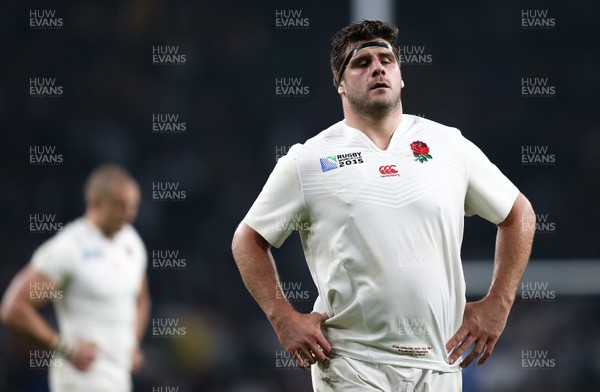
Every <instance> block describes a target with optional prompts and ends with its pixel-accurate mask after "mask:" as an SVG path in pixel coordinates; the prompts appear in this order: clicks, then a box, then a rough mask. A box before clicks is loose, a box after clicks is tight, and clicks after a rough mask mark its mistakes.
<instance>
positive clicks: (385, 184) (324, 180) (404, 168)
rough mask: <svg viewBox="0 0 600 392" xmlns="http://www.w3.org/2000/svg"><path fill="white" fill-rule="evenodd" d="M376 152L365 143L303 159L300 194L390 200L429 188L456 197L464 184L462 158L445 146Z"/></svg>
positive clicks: (417, 194)
mask: <svg viewBox="0 0 600 392" xmlns="http://www.w3.org/2000/svg"><path fill="white" fill-rule="evenodd" d="M406 144H407V146H403V147H406V148H396V149H394V150H393V151H389V152H376V151H372V150H370V149H366V148H356V147H354V148H352V147H347V148H340V151H338V152H335V153H333V154H328V155H325V156H319V157H318V159H315V158H317V157H314V158H313V159H312V160H306V161H304V162H303V163H302V166H301V170H300V174H301V178H302V182H303V189H304V192H305V197H306V199H307V200H308V201H314V202H317V201H318V200H319V199H322V198H331V197H334V198H338V199H339V200H340V201H341V202H345V203H348V202H351V201H354V200H362V201H366V202H381V203H386V202H392V203H393V204H403V203H404V202H408V201H410V200H412V199H415V198H420V197H421V196H422V195H425V194H431V193H432V192H444V193H446V195H447V196H448V195H450V194H452V193H455V194H457V196H459V197H460V193H461V192H464V189H465V186H466V168H465V164H464V160H463V159H462V157H460V156H458V155H457V154H452V152H451V151H446V150H444V149H440V148H437V149H435V150H434V149H432V148H430V147H429V146H428V145H427V144H426V143H424V142H421V144H419V145H418V146H416V147H415V148H412V146H411V145H410V144H409V143H406Z"/></svg>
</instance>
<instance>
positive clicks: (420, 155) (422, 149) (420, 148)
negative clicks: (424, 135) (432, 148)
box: [410, 140, 433, 163]
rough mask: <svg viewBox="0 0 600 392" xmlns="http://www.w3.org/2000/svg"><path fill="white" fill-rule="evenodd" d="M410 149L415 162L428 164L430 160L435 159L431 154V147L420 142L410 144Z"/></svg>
mask: <svg viewBox="0 0 600 392" xmlns="http://www.w3.org/2000/svg"><path fill="white" fill-rule="evenodd" d="M410 149H411V150H412V152H413V155H414V157H415V161H419V162H421V163H423V162H427V160H428V159H433V157H432V156H431V155H430V154H429V147H427V144H425V143H423V142H422V141H420V140H417V141H414V142H412V143H410Z"/></svg>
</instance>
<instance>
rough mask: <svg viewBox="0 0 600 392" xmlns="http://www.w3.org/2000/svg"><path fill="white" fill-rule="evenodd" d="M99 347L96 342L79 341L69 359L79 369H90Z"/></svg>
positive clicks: (83, 370)
mask: <svg viewBox="0 0 600 392" xmlns="http://www.w3.org/2000/svg"><path fill="white" fill-rule="evenodd" d="M96 354H97V348H96V344H95V343H92V342H89V341H81V342H79V343H77V345H76V346H75V349H74V350H73V353H72V354H71V356H70V357H69V361H71V363H72V364H73V366H75V367H76V368H77V369H78V370H81V371H82V372H85V371H87V370H89V369H90V366H91V365H92V362H94V360H95V359H96Z"/></svg>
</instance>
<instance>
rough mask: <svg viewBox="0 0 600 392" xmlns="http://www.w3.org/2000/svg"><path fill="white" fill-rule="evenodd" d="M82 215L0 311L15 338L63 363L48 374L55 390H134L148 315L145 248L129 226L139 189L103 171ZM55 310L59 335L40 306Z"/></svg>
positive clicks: (23, 276) (123, 174) (35, 261)
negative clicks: (54, 354)
mask: <svg viewBox="0 0 600 392" xmlns="http://www.w3.org/2000/svg"><path fill="white" fill-rule="evenodd" d="M85 200H86V211H85V215H84V216H83V217H81V218H79V219H76V220H75V221H73V222H71V223H69V224H68V225H66V226H65V227H64V228H63V230H61V231H60V232H58V233H57V234H56V235H55V236H53V237H52V238H50V239H49V240H48V241H46V242H45V243H43V244H42V245H41V246H40V247H39V248H38V249H37V250H36V251H35V253H34V255H33V257H32V259H31V262H30V263H29V264H28V265H27V266H25V267H24V268H23V269H22V270H21V271H20V272H19V273H18V274H17V275H16V276H15V277H14V278H13V280H12V282H11V284H10V285H9V287H8V289H7V290H6V293H5V295H4V298H3V300H2V306H1V309H0V312H1V316H2V321H3V322H4V323H5V324H7V325H8V326H9V327H10V328H11V329H12V330H13V331H15V332H16V333H17V334H19V335H21V336H23V337H25V338H27V339H29V340H31V341H33V342H35V343H37V344H39V345H41V346H42V347H46V348H48V349H53V350H56V352H57V353H58V355H60V356H62V357H64V358H66V360H65V361H62V362H57V363H59V364H61V365H60V366H59V365H56V366H52V367H51V368H50V369H49V378H50V380H49V381H50V382H49V384H50V389H51V390H52V391H111V392H115V391H119V392H120V391H130V390H131V389H132V382H131V372H132V371H133V372H135V371H136V370H138V369H139V367H140V366H141V365H142V362H143V355H142V352H141V350H140V348H139V342H140V339H141V338H142V337H143V335H144V332H145V329H146V326H147V322H148V317H149V311H150V296H149V293H148V283H147V279H146V274H145V269H146V249H145V247H144V244H143V242H142V240H141V238H140V237H139V235H138V233H137V232H136V230H135V229H134V228H133V227H132V226H131V224H130V223H131V222H133V220H134V219H135V217H136V214H137V210H138V205H139V201H140V191H139V186H138V184H137V182H136V181H135V180H134V179H133V177H131V175H130V174H129V173H128V172H127V171H126V170H124V169H123V168H122V167H120V166H117V165H112V164H108V165H102V166H100V167H99V168H97V169H96V170H95V171H94V172H92V174H91V175H90V176H89V178H88V181H87V183H86V186H85ZM48 301H52V302H53V303H54V307H55V311H56V314H57V319H58V325H59V331H55V330H54V329H53V328H52V327H51V326H50V325H49V324H48V323H47V322H46V320H44V318H43V317H42V316H41V315H40V313H39V311H38V307H39V306H40V305H42V304H43V303H45V302H48Z"/></svg>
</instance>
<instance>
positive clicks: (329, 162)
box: [319, 151, 364, 173]
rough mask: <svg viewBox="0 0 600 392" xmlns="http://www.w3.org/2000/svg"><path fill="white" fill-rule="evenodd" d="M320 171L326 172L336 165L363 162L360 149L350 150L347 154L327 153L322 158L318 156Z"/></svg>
mask: <svg viewBox="0 0 600 392" xmlns="http://www.w3.org/2000/svg"><path fill="white" fill-rule="evenodd" d="M319 162H320V163H321V171H322V172H323V173H325V172H328V171H330V170H333V169H337V168H338V167H344V166H350V165H359V164H361V163H364V159H363V156H362V152H361V151H357V152H350V153H347V154H337V155H329V156H326V157H324V158H320V159H319Z"/></svg>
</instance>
